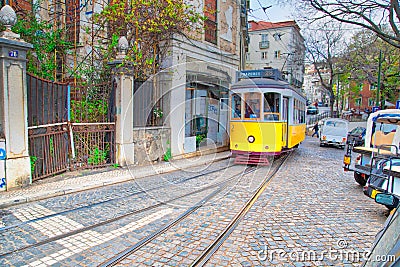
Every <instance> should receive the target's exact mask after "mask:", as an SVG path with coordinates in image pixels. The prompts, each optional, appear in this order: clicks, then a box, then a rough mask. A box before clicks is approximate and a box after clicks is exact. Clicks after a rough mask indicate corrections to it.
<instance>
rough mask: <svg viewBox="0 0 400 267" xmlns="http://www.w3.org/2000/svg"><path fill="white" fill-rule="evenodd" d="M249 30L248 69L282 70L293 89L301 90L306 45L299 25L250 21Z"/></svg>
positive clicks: (285, 22)
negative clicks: (294, 87)
mask: <svg viewBox="0 0 400 267" xmlns="http://www.w3.org/2000/svg"><path fill="white" fill-rule="evenodd" d="M248 27H249V39H250V41H249V50H248V52H247V54H246V69H250V70H251V69H265V68H274V69H278V70H280V71H281V72H282V73H283V74H284V75H285V78H286V79H287V80H288V81H289V82H290V83H291V84H292V85H294V86H296V87H298V88H301V86H302V83H303V76H304V56H305V44H304V38H303V36H302V35H301V33H300V27H299V26H298V25H297V23H296V22H295V21H292V20H291V21H282V22H266V21H258V22H257V21H249V26H248Z"/></svg>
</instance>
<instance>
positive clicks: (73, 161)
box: [27, 75, 115, 180]
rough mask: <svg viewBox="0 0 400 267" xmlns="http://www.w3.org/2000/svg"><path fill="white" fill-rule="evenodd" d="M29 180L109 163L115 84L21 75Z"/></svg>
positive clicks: (112, 156)
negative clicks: (24, 79)
mask: <svg viewBox="0 0 400 267" xmlns="http://www.w3.org/2000/svg"><path fill="white" fill-rule="evenodd" d="M27 85H28V137H29V153H30V157H31V170H32V180H38V179H40V178H44V177H48V176H51V175H54V174H57V173H60V172H63V171H66V170H68V169H78V168H94V167H101V166H107V165H111V164H114V163H115V119H114V118H115V113H114V110H115V102H114V99H115V84H114V83H104V84H100V85H95V86H87V85H82V86H75V87H70V86H69V85H68V84H66V83H57V82H51V81H47V80H44V79H40V78H37V77H34V76H32V75H27Z"/></svg>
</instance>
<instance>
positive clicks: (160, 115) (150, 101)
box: [133, 78, 165, 127]
mask: <svg viewBox="0 0 400 267" xmlns="http://www.w3.org/2000/svg"><path fill="white" fill-rule="evenodd" d="M162 87H163V83H162V81H160V80H159V79H156V78H154V79H150V80H148V81H146V82H143V81H137V80H136V81H135V83H134V95H133V126H134V127H146V126H162V125H163V123H164V113H165V110H164V102H165V96H164V95H163V94H162Z"/></svg>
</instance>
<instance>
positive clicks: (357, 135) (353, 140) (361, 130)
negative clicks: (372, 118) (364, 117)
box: [347, 127, 367, 146]
mask: <svg viewBox="0 0 400 267" xmlns="http://www.w3.org/2000/svg"><path fill="white" fill-rule="evenodd" d="M366 131H367V129H366V128H365V127H356V128H354V129H353V130H351V131H350V132H349V133H348V134H347V143H348V144H349V143H350V144H354V146H363V145H364V143H365V133H366Z"/></svg>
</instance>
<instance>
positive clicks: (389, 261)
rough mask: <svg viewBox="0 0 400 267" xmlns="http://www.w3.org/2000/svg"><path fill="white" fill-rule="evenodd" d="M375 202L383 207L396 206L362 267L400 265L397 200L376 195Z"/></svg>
mask: <svg viewBox="0 0 400 267" xmlns="http://www.w3.org/2000/svg"><path fill="white" fill-rule="evenodd" d="M375 201H376V202H377V203H379V204H382V205H385V206H397V208H396V209H395V210H393V212H391V214H390V215H389V217H388V218H387V219H386V222H385V225H384V226H383V229H382V230H381V231H379V232H378V234H377V235H376V237H375V241H374V244H373V245H372V248H371V249H370V252H369V253H368V254H367V258H366V259H364V262H363V264H362V267H373V266H385V267H390V266H393V267H394V266H399V265H400V238H399V236H400V213H399V206H398V203H399V199H398V198H397V197H396V196H394V195H391V194H382V193H381V194H377V195H376V198H375Z"/></svg>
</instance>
